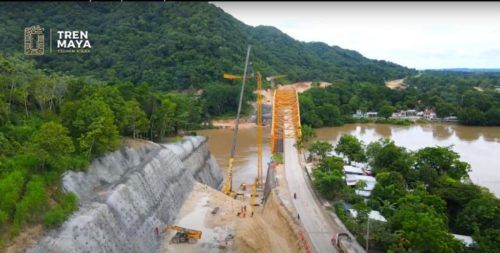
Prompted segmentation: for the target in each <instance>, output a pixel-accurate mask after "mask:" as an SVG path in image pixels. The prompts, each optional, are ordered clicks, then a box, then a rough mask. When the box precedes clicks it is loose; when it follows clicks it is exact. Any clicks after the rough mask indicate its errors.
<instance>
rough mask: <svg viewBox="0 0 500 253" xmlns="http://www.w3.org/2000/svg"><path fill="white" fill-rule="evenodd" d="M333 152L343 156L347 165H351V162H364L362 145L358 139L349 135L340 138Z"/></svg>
mask: <svg viewBox="0 0 500 253" xmlns="http://www.w3.org/2000/svg"><path fill="white" fill-rule="evenodd" d="M335 151H336V152H337V153H339V154H343V155H345V156H346V157H347V159H348V163H349V164H351V161H357V162H361V161H365V160H366V157H365V152H364V148H363V144H362V143H361V142H360V141H359V140H358V138H356V137H355V136H353V135H350V134H345V135H342V137H340V140H339V142H338V143H337V146H336V147H335Z"/></svg>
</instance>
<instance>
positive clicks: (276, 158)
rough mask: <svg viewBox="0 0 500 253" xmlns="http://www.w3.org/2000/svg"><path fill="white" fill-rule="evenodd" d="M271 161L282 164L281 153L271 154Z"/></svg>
mask: <svg viewBox="0 0 500 253" xmlns="http://www.w3.org/2000/svg"><path fill="white" fill-rule="evenodd" d="M272 159H273V161H275V162H276V163H279V164H283V155H282V154H279V153H274V154H273V156H272Z"/></svg>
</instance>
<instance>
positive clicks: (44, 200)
mask: <svg viewBox="0 0 500 253" xmlns="http://www.w3.org/2000/svg"><path fill="white" fill-rule="evenodd" d="M47 206H48V197H47V192H46V190H45V183H44V181H43V179H42V178H41V177H39V176H35V177H33V178H32V179H31V180H30V181H29V182H28V183H27V184H26V192H25V194H24V196H23V198H22V200H21V201H20V202H18V203H17V204H16V215H15V218H14V220H15V222H16V223H18V224H22V223H24V222H26V221H29V222H36V221H38V220H39V218H40V215H41V214H42V213H43V212H44V211H45V210H46V208H47Z"/></svg>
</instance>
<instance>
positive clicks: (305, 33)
mask: <svg viewBox="0 0 500 253" xmlns="http://www.w3.org/2000/svg"><path fill="white" fill-rule="evenodd" d="M210 3H212V4H214V5H215V6H217V7H219V8H221V9H222V10H224V11H225V12H226V13H229V14H230V15H232V16H233V17H235V18H236V19H238V20H240V21H241V22H243V23H245V24H247V25H250V26H254V27H255V26H259V25H264V26H273V27H275V28H277V29H279V30H280V31H282V32H283V33H285V34H287V35H289V36H290V37H292V38H294V39H295V40H298V41H303V42H323V43H326V44H328V45H329V46H339V47H341V48H344V49H350V50H355V51H357V52H359V53H360V54H362V55H363V56H365V57H366V58H369V59H373V60H385V61H389V62H393V63H396V64H399V65H402V66H405V67H408V68H413V69H417V70H425V69H453V68H470V69H497V68H500V61H499V60H498V59H500V25H499V24H500V15H498V10H499V9H500V2H453V3H449V2H308V3H305V2H289V3H286V4H283V3H279V2H210ZM455 66H462V67H455Z"/></svg>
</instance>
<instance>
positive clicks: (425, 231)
mask: <svg viewBox="0 0 500 253" xmlns="http://www.w3.org/2000/svg"><path fill="white" fill-rule="evenodd" d="M445 209H446V205H445V202H444V201H443V200H442V199H440V198H439V197H437V196H434V195H429V194H428V193H426V192H425V190H423V189H422V188H419V189H417V190H415V192H413V193H410V194H408V195H406V196H405V197H403V198H401V199H400V200H399V201H398V208H397V209H396V211H395V213H394V215H393V216H392V217H391V219H390V220H389V223H390V227H391V230H392V231H397V232H398V233H397V234H398V236H397V239H396V241H395V242H394V243H393V245H392V246H391V247H390V249H391V250H393V251H396V252H400V251H401V250H403V251H409V252H450V253H452V252H463V251H464V249H463V245H462V244H461V243H460V242H459V241H457V240H455V239H454V238H453V237H452V236H451V234H450V233H449V232H448V228H447V226H446V216H445V215H444V210H445ZM399 242H405V243H403V244H400V243H399Z"/></svg>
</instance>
